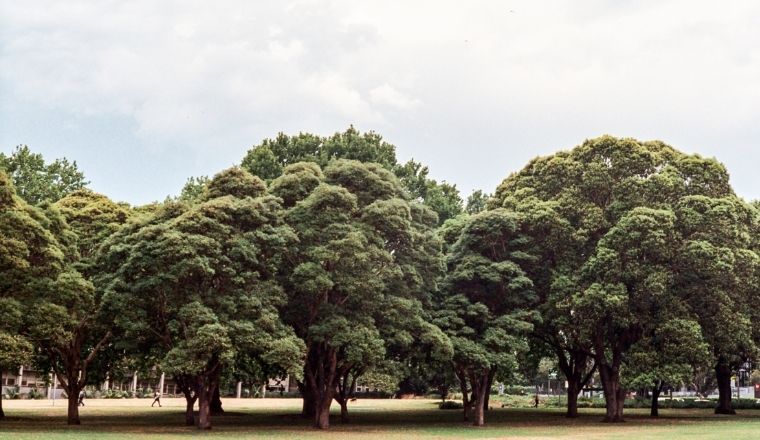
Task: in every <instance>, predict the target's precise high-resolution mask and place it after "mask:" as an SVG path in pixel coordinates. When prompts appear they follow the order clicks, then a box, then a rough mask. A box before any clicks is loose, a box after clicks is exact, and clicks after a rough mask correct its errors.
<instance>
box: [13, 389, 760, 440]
mask: <svg viewBox="0 0 760 440" xmlns="http://www.w3.org/2000/svg"><path fill="white" fill-rule="evenodd" d="M3 403H4V407H5V410H6V411H5V412H6V419H5V420H3V421H0V439H19V440H31V439H35V440H37V439H46V440H47V439H54V440H56V439H61V440H62V439H72V440H74V439H76V440H84V439H93V440H94V439H133V438H140V439H158V438H161V439H185V438H188V437H197V436H202V437H209V438H220V439H235V440H243V439H258V438H298V439H300V438H306V439H311V438H315V439H326V438H331V439H343V438H347V437H348V438H357V439H370V438H381V439H388V440H391V439H428V438H515V439H628V440H632V439H668V440H674V439H713V438H715V439H717V438H720V439H756V438H760V411H742V412H740V414H739V415H738V416H735V417H729V416H715V415H713V414H711V411H709V410H661V413H662V415H661V417H660V418H659V419H651V418H649V417H647V412H646V411H644V410H626V413H627V422H626V423H623V424H616V425H609V424H603V423H600V420H601V414H602V411H600V410H596V409H595V410H590V409H589V410H581V416H580V417H579V418H578V419H575V420H569V419H566V418H564V417H563V414H562V412H561V411H560V410H551V409H541V408H539V409H501V408H497V409H493V410H491V411H489V412H488V415H487V420H486V423H487V426H486V427H483V428H474V427H472V426H470V425H469V424H467V423H465V422H463V421H462V415H461V411H445V410H439V409H438V407H437V402H436V401H431V400H358V401H356V402H352V403H351V404H350V405H349V412H350V415H351V420H350V423H348V424H341V423H340V421H339V420H338V417H337V414H336V417H335V418H334V419H333V420H332V427H331V428H330V430H329V431H327V432H323V431H318V430H315V429H313V428H311V427H310V422H309V421H308V420H304V419H302V418H301V417H300V416H299V415H298V413H299V411H300V405H301V401H300V400H298V399H240V400H238V399H226V400H225V401H224V406H225V410H226V411H227V414H225V415H223V416H219V417H215V418H214V419H213V423H214V429H213V430H212V431H209V432H200V431H198V430H197V429H195V428H193V427H186V426H184V417H183V406H184V401H183V400H182V399H164V402H162V403H163V404H164V406H163V408H158V407H156V408H151V407H150V403H151V400H150V399H124V400H93V399H90V400H87V401H86V404H87V406H85V407H84V408H82V409H81V418H82V425H81V426H75V427H69V426H67V425H66V417H65V416H66V408H65V402H64V401H58V402H56V406H55V407H53V406H51V403H50V402H49V401H4V402H3ZM334 409H336V410H337V405H336V408H334Z"/></svg>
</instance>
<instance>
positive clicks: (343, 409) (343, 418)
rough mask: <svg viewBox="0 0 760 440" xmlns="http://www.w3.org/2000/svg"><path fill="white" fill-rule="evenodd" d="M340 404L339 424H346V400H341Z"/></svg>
mask: <svg viewBox="0 0 760 440" xmlns="http://www.w3.org/2000/svg"><path fill="white" fill-rule="evenodd" d="M338 403H339V404H340V421H341V423H348V399H341V400H340V401H339V402H338Z"/></svg>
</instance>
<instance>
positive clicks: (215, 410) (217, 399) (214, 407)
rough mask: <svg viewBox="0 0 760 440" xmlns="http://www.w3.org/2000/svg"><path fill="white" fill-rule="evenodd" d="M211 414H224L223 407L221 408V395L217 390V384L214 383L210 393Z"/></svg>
mask: <svg viewBox="0 0 760 440" xmlns="http://www.w3.org/2000/svg"><path fill="white" fill-rule="evenodd" d="M210 409H211V415H214V416H218V415H222V414H224V408H222V397H221V393H220V392H219V384H218V383H217V384H216V387H214V392H213V394H212V395H211V404H210Z"/></svg>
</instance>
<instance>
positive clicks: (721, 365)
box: [715, 359, 736, 414]
mask: <svg viewBox="0 0 760 440" xmlns="http://www.w3.org/2000/svg"><path fill="white" fill-rule="evenodd" d="M715 378H716V379H717V381H718V395H719V396H718V406H717V407H715V414H736V411H735V410H734V406H733V405H732V403H731V367H730V366H729V365H728V363H727V362H725V361H724V360H722V359H721V360H719V361H718V363H717V365H715Z"/></svg>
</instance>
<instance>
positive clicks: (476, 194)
mask: <svg viewBox="0 0 760 440" xmlns="http://www.w3.org/2000/svg"><path fill="white" fill-rule="evenodd" d="M490 198H491V195H490V194H486V193H484V192H483V190H480V189H479V190H477V191H473V192H472V194H470V195H469V196H467V203H466V204H465V207H464V211H465V212H466V213H468V214H477V213H479V212H483V211H485V210H486V208H487V206H488V200H489V199H490Z"/></svg>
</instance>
